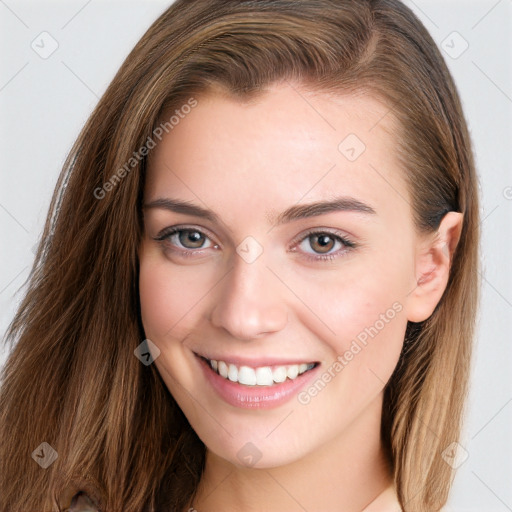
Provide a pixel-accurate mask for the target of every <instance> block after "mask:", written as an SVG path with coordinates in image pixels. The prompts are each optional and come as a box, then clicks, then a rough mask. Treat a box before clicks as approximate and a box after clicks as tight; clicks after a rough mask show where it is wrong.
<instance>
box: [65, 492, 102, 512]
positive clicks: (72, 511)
mask: <svg viewBox="0 0 512 512" xmlns="http://www.w3.org/2000/svg"><path fill="white" fill-rule="evenodd" d="M64 512H101V511H100V509H99V508H98V507H97V506H96V505H95V504H94V503H93V501H92V500H91V498H89V496H88V495H87V494H86V493H84V492H83V491H80V492H78V493H77V494H75V495H74V496H73V499H72V500H71V505H70V506H69V508H67V509H66V510H64Z"/></svg>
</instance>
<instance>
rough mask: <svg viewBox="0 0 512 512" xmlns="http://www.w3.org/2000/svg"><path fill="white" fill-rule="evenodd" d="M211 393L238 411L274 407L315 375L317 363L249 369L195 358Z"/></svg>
mask: <svg viewBox="0 0 512 512" xmlns="http://www.w3.org/2000/svg"><path fill="white" fill-rule="evenodd" d="M195 355H196V358H197V360H198V362H199V364H200V366H201V368H202V370H203V373H204V375H205V377H206V379H207V381H208V382H209V384H210V385H211V387H213V389H214V390H215V391H216V392H217V395H219V396H220V398H222V399H223V400H224V401H225V402H227V403H228V404H230V405H233V406H235V407H239V408H263V409H268V408H272V407H277V406H278V405H281V404H283V403H284V402H286V401H287V400H289V399H290V398H291V397H292V396H294V395H295V394H297V392H298V391H299V390H300V389H301V388H302V387H304V386H305V385H306V383H307V382H309V381H310V380H311V379H312V378H313V376H314V374H316V373H317V370H318V367H319V366H320V363H319V362H317V361H311V362H297V363H290V364H274V365H266V366H252V365H251V366H249V365H248V364H240V363H239V364H235V362H229V361H223V360H220V359H208V358H207V357H204V356H200V355H199V354H195Z"/></svg>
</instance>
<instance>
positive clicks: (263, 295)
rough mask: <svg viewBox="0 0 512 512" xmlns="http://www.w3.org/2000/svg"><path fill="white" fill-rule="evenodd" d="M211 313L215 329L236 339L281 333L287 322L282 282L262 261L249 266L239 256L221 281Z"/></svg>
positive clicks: (258, 260) (248, 338)
mask: <svg viewBox="0 0 512 512" xmlns="http://www.w3.org/2000/svg"><path fill="white" fill-rule="evenodd" d="M220 286H221V288H220V289H219V296H218V297H217V298H216V303H215V306H214V308H213V310H212V313H211V322H212V324H213V325H214V326H215V327H219V328H223V329H225V330H226V331H228V332H229V333H230V335H231V336H233V337H234V338H236V339H240V340H246V341H249V340H252V339H256V338H258V337H261V336H263V335H268V334H269V333H273V332H277V331H280V330H281V329H283V328H284V326H285V325H286V323H287V322H288V314H287V307H286V304H285V301H284V300H283V298H282V296H281V293H280V292H282V289H280V286H281V288H282V283H280V281H279V280H278V279H277V278H276V276H275V275H274V274H273V273H272V272H271V271H270V270H269V269H268V268H267V267H266V265H265V261H264V259H263V258H261V257H260V258H258V259H257V260H256V261H254V262H252V263H247V262H246V261H244V260H243V259H242V258H240V257H238V256H236V257H235V263H234V266H233V268H232V269H231V271H230V272H229V273H228V275H227V276H226V278H225V279H223V280H222V282H221V285H220Z"/></svg>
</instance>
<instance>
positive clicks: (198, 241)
mask: <svg viewBox="0 0 512 512" xmlns="http://www.w3.org/2000/svg"><path fill="white" fill-rule="evenodd" d="M177 233H178V239H179V242H180V244H181V245H182V246H183V247H185V248H186V249H199V248H200V247H201V246H202V245H203V244H204V241H205V240H206V237H205V236H204V235H203V234H202V233H200V232H199V231H195V230H192V229H182V230H180V231H178V232H177Z"/></svg>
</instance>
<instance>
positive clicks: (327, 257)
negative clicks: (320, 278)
mask: <svg viewBox="0 0 512 512" xmlns="http://www.w3.org/2000/svg"><path fill="white" fill-rule="evenodd" d="M183 231H191V232H197V233H200V234H201V235H203V236H204V237H206V238H210V237H209V236H208V235H207V234H206V233H204V232H203V231H201V230H200V229H198V228H195V227H193V226H174V227H171V228H166V229H164V230H162V231H161V232H160V233H159V234H158V235H157V236H156V237H154V240H155V241H157V242H160V243H162V244H164V243H165V242H166V241H168V239H170V238H171V236H172V235H174V234H176V233H181V232H183ZM311 235H328V236H330V237H331V238H333V239H334V240H335V241H338V242H340V243H341V244H342V245H343V246H344V248H345V250H342V249H338V251H336V252H334V253H331V254H324V255H320V254H317V255H311V254H308V253H305V258H306V259H307V260H309V261H323V262H326V261H332V260H333V259H334V258H338V257H340V256H343V255H344V254H345V253H346V252H348V251H349V250H351V249H354V248H355V247H356V244H355V243H354V242H352V241H351V240H349V239H348V238H347V237H346V236H345V235H341V234H340V233H336V232H331V231H327V230H325V231H321V230H314V229H312V230H310V231H307V232H306V233H305V234H304V235H301V237H300V238H299V239H297V240H294V241H293V242H292V247H293V248H295V246H296V245H299V244H301V243H302V242H304V240H306V239H308V238H309V237H310V236H311ZM214 246H218V245H217V244H214ZM171 250H172V252H177V253H180V256H182V257H185V258H193V257H195V255H196V254H197V253H200V252H201V250H202V249H197V250H192V249H171ZM292 251H293V252H295V250H294V249H292Z"/></svg>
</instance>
